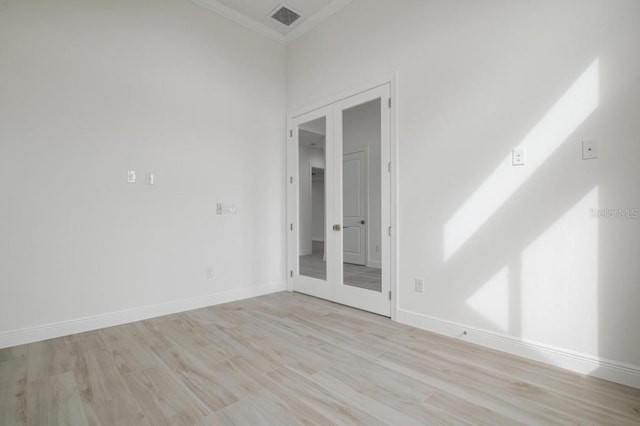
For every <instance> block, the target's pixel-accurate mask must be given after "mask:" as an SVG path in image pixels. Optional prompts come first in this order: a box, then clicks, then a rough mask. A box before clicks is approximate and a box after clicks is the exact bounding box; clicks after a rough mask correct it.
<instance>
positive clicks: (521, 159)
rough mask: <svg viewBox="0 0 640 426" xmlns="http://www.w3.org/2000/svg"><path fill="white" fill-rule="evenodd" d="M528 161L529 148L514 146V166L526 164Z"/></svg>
mask: <svg viewBox="0 0 640 426" xmlns="http://www.w3.org/2000/svg"><path fill="white" fill-rule="evenodd" d="M526 161H527V150H526V149H524V148H514V149H513V158H512V164H513V165H514V166H524V165H525V163H526Z"/></svg>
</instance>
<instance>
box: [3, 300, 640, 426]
mask: <svg viewBox="0 0 640 426" xmlns="http://www.w3.org/2000/svg"><path fill="white" fill-rule="evenodd" d="M0 424H2V425H3V426H4V425H5V424H6V425H57V424H60V425H84V424H88V425H96V426H100V425H104V426H108V425H109V426H110V425H143V426H144V425H154V426H155V425H163V424H166V425H226V424H229V425H246V424H251V425H262V424H264V425H306V424H319V425H324V424H366V425H369V424H388V425H398V424H402V425H418V424H461V425H465V424H473V425H477V424H481V425H482V424H485V425H498V424H499V425H508V424H605V425H609V424H611V425H613V424H615V425H627V424H628V425H632V424H633V425H638V424H640V389H633V388H629V387H625V386H621V385H617V384H615V383H610V382H606V381H603V380H599V379H595V378H592V377H585V376H580V375H576V374H573V373H571V372H568V371H565V370H560V369H558V368H553V367H550V366H548V365H544V364H541V363H536V362H532V361H528V360H526V359H523V358H517V357H513V356H510V355H507V354H504V353H500V352H497V351H493V350H491V349H487V348H484V347H480V346H476V345H473V344H471V343H468V342H464V341H461V340H459V339H452V338H448V337H444V336H439V335H435V334H432V333H429V332H426V331H424V330H419V329H415V328H412V327H408V326H404V325H401V324H397V323H394V322H392V321H390V320H389V319H387V318H384V317H380V316H378V315H373V314H369V313H366V312H363V311H359V310H356V309H351V308H348V307H345V306H341V305H338V304H334V303H330V302H326V301H323V300H320V299H316V298H313V297H308V296H304V295H301V294H296V293H284V292H283V293H276V294H271V295H268V296H263V297H258V298H254V299H248V300H244V301H240V302H234V303H229V304H225V305H219V306H214V307H210V308H204V309H199V310H196V311H191V312H185V313H180V314H175V315H169V316H166V317H160V318H154V319H151V320H147V321H140V322H136V323H133V324H127V325H122V326H117V327H111V328H107V329H103V330H97V331H93V332H89V333H82V334H78V335H74V336H68V337H64V338H59V339H52V340H48V341H44V342H37V343H33V344H30V345H23V346H18V347H14V348H7V349H2V350H0Z"/></svg>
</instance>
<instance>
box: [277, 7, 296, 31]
mask: <svg viewBox="0 0 640 426" xmlns="http://www.w3.org/2000/svg"><path fill="white" fill-rule="evenodd" d="M299 18H300V15H299V14H298V13H296V12H294V11H293V10H291V9H289V8H288V7H286V6H284V5H281V6H278V7H277V8H276V9H275V11H274V12H273V13H271V19H275V20H276V21H278V22H280V23H281V24H284V25H286V26H287V27H289V26H291V24H293V23H294V22H296V21H297V20H298V19H299Z"/></svg>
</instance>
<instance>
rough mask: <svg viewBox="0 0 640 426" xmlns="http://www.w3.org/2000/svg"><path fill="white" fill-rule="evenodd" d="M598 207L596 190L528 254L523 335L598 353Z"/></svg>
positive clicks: (525, 259) (524, 266) (524, 256)
mask: <svg viewBox="0 0 640 426" xmlns="http://www.w3.org/2000/svg"><path fill="white" fill-rule="evenodd" d="M594 208H598V188H594V189H593V190H592V191H591V192H589V193H588V194H587V195H586V196H585V197H584V198H583V199H582V200H580V201H579V202H578V203H577V204H576V205H575V206H573V207H572V208H571V209H570V210H569V211H567V212H566V213H565V214H564V215H563V216H562V217H561V218H560V219H558V220H557V221H556V222H555V223H554V224H553V225H551V226H550V227H549V228H548V229H547V230H546V231H545V232H544V233H543V234H541V235H540V236H539V237H538V238H537V239H536V240H535V241H533V242H532V243H531V244H530V245H529V246H528V247H527V248H526V249H525V250H524V251H523V253H522V293H521V294H522V299H521V304H522V336H523V337H524V338H526V339H528V340H532V341H539V342H542V341H545V342H548V343H550V344H552V345H556V346H559V347H564V348H570V349H572V350H575V351H579V352H584V353H589V354H597V353H598V333H599V330H598V221H597V219H595V218H594V217H593V216H592V214H591V209H594Z"/></svg>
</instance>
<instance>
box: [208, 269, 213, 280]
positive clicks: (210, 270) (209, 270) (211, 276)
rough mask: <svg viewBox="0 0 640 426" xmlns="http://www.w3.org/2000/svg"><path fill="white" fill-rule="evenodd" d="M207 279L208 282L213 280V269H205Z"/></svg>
mask: <svg viewBox="0 0 640 426" xmlns="http://www.w3.org/2000/svg"><path fill="white" fill-rule="evenodd" d="M207 279H208V280H212V279H213V268H211V267H209V268H207Z"/></svg>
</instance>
